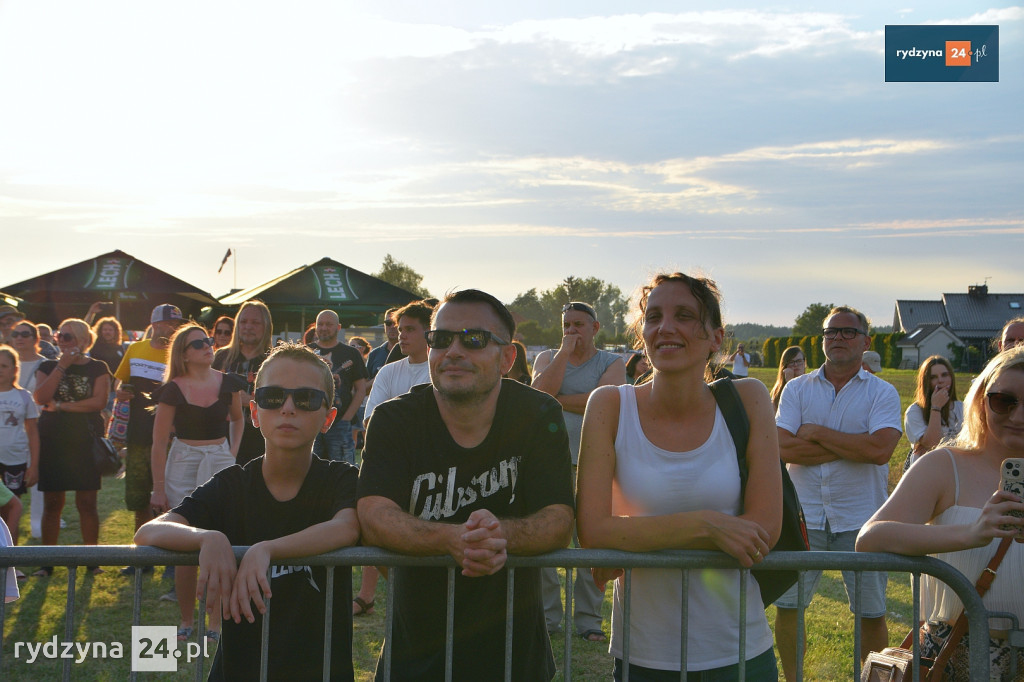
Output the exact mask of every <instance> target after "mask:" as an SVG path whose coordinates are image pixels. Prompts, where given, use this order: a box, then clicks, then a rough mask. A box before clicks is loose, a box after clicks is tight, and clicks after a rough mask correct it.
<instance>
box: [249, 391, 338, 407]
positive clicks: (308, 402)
mask: <svg viewBox="0 0 1024 682" xmlns="http://www.w3.org/2000/svg"><path fill="white" fill-rule="evenodd" d="M288 396H291V397H292V404H293V405H295V409H297V410H302V411H303V412H316V411H317V410H319V409H320V408H321V407H323V405H324V403H325V402H327V394H326V393H324V392H323V391H321V390H320V389H318V388H282V387H280V386H260V387H259V388H257V389H256V392H255V393H254V398H255V400H256V406H257V407H259V408H260V409H261V410H278V409H280V408H281V407H282V406H283V405H284V401H285V400H287V399H288Z"/></svg>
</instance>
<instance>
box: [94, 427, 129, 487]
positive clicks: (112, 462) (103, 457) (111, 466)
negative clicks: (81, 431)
mask: <svg viewBox="0 0 1024 682" xmlns="http://www.w3.org/2000/svg"><path fill="white" fill-rule="evenodd" d="M89 433H90V434H91V435H92V461H93V465H94V466H95V467H96V471H98V472H99V474H100V476H113V475H115V474H116V473H117V472H118V471H120V470H121V457H120V456H118V454H117V448H115V447H114V444H113V443H111V442H110V439H109V438H104V437H103V436H101V435H100V434H98V433H96V430H95V429H94V428H93V427H92V426H91V425H90V426H89Z"/></svg>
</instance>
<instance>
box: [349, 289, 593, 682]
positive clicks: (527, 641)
mask: <svg viewBox="0 0 1024 682" xmlns="http://www.w3.org/2000/svg"><path fill="white" fill-rule="evenodd" d="M431 327H432V328H431V330H430V331H429V332H427V335H426V338H427V343H428V345H429V346H430V350H429V352H428V357H427V363H428V364H429V368H430V381H431V383H430V384H426V385H421V386H416V387H414V388H413V389H412V390H411V391H410V392H409V393H406V394H405V395H402V396H399V397H397V398H394V399H393V400H389V401H387V402H384V403H381V404H380V405H378V406H377V409H376V410H375V411H374V413H373V417H372V418H371V419H370V423H369V426H368V428H367V430H366V448H365V449H364V450H363V466H362V470H361V473H360V476H359V505H358V510H359V519H360V524H361V526H362V530H363V533H364V536H365V543H366V544H371V545H376V546H378V547H383V548H385V549H391V550H394V551H398V552H404V553H406V554H412V555H419V556H431V555H437V554H449V555H451V556H452V557H453V558H454V559H455V561H456V562H457V563H458V565H459V566H460V568H461V571H459V570H456V572H455V591H454V599H455V613H454V630H453V643H452V645H453V657H454V658H453V668H452V670H453V679H454V680H497V679H502V677H503V671H504V667H505V666H504V661H505V624H506V622H507V621H508V616H507V615H506V595H507V588H508V579H509V572H508V571H507V570H506V568H505V561H506V559H507V558H508V555H509V554H527V555H529V554H540V553H543V552H548V551H553V550H555V549H561V548H563V547H565V546H566V544H568V541H569V537H570V533H571V529H572V523H573V494H572V481H571V478H570V474H569V442H568V436H567V435H566V432H565V422H564V420H563V419H562V410H561V408H560V406H559V405H558V401H556V400H555V399H554V398H552V397H551V396H549V395H546V394H544V393H541V392H539V391H535V390H533V389H531V388H529V387H528V386H525V385H523V384H520V383H518V382H516V381H513V380H511V379H506V380H503V379H502V376H503V375H504V374H505V373H506V372H508V370H509V368H510V367H511V366H512V362H513V361H514V360H515V347H514V346H512V345H511V340H512V337H513V335H514V333H515V322H514V320H513V319H512V316H511V314H510V313H509V312H508V310H507V309H506V308H505V306H504V305H502V304H501V302H500V301H498V300H497V299H496V298H494V297H493V296H491V295H489V294H485V293H483V292H481V291H477V290H473V289H470V290H466V291H460V292H457V293H453V294H449V296H448V297H447V298H445V300H444V301H443V302H442V303H441V305H440V307H438V308H437V309H436V310H435V311H434V315H433V319H432V321H431ZM389 579H391V580H393V581H394V590H395V598H394V601H393V602H392V603H391V604H389V608H391V609H392V613H393V615H394V619H395V621H394V630H393V633H394V634H393V639H392V641H391V668H390V679H391V680H396V681H397V680H441V679H444V669H445V625H444V624H445V614H446V603H447V602H446V595H447V592H448V588H447V583H448V571H447V569H446V568H444V567H436V568H435V567H409V568H405V567H398V568H392V569H391V573H390V576H389ZM514 588H515V589H514V597H513V599H514V602H513V604H512V611H513V613H512V614H509V615H510V616H511V617H512V623H513V625H512V628H513V632H512V651H511V657H512V671H511V672H512V679H514V680H549V679H551V677H552V676H553V675H554V670H555V668H554V660H553V659H552V656H551V643H550V640H549V638H548V635H547V631H546V629H545V626H544V612H543V607H542V604H541V591H540V573H539V569H536V568H518V569H516V571H515V585H514ZM377 677H378V679H385V678H386V673H385V671H384V669H383V660H382V661H381V663H379V664H378V668H377Z"/></svg>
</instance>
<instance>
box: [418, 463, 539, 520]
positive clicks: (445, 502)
mask: <svg viewBox="0 0 1024 682" xmlns="http://www.w3.org/2000/svg"><path fill="white" fill-rule="evenodd" d="M520 460H522V457H520V456H516V457H512V458H510V459H507V460H502V461H501V462H499V463H498V465H497V466H495V467H492V468H491V469H490V470H489V471H484V472H483V473H480V474H477V475H476V476H474V477H473V478H471V479H470V480H469V485H468V486H466V487H462V486H459V487H456V486H455V481H456V480H457V478H458V467H449V468H448V473H447V474H437V473H434V472H432V471H431V472H427V473H425V474H420V475H419V476H417V477H416V480H414V481H413V482H412V495H411V496H410V500H409V513H410V514H412V515H413V516H418V517H419V518H421V519H423V520H424V521H438V520H440V519H448V518H451V517H453V516H455V514H457V513H458V511H459V509H461V508H462V507H464V506H466V505H470V504H473V503H474V502H476V501H477V499H478V498H484V497H490V496H491V495H493V494H495V493H496V492H498V491H500V490H503V489H505V488H510V489H511V491H510V492H511V496H510V497H509V503H511V502H512V501H513V500H515V499H516V479H517V478H518V476H519V462H520ZM421 505H422V508H421Z"/></svg>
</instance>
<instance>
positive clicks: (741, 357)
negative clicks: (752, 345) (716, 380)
mask: <svg viewBox="0 0 1024 682" xmlns="http://www.w3.org/2000/svg"><path fill="white" fill-rule="evenodd" d="M748 367H750V353H736V357H734V358H733V359H732V373H733V374H735V375H736V376H738V377H745V376H747V374H748V372H747V368H748Z"/></svg>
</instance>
